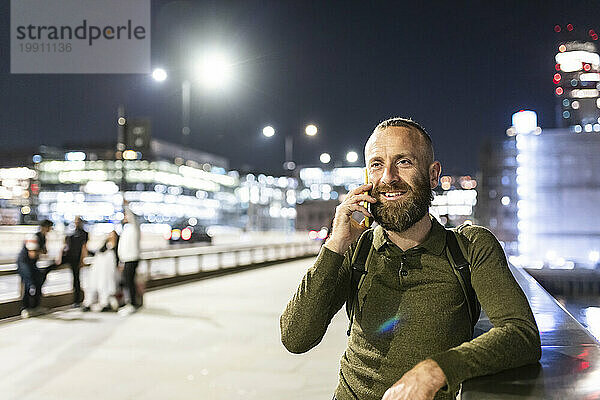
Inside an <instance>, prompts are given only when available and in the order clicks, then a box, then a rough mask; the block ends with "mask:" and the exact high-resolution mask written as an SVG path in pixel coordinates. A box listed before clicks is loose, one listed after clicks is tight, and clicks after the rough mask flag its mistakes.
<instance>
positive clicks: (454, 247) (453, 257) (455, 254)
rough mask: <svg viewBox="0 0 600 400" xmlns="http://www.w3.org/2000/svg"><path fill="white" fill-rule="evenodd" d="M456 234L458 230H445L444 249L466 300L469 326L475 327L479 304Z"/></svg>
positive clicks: (479, 309)
mask: <svg viewBox="0 0 600 400" xmlns="http://www.w3.org/2000/svg"><path fill="white" fill-rule="evenodd" d="M457 235H458V232H453V231H451V230H446V249H447V252H448V256H449V257H448V259H449V260H450V264H451V265H452V269H453V270H454V273H455V274H456V277H457V278H458V282H459V283H460V286H461V288H462V290H463V294H464V296H465V299H466V301H467V307H468V309H469V317H470V320H471V326H472V327H475V324H477V321H478V320H479V314H480V313H481V305H480V304H479V300H477V294H476V293H475V290H474V289H473V286H472V285H471V265H470V264H469V262H468V261H467V260H466V259H465V256H464V254H463V252H462V250H461V248H460V245H459V243H458V239H457V237H456V236H457Z"/></svg>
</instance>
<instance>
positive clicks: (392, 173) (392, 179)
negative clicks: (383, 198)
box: [381, 165, 400, 185]
mask: <svg viewBox="0 0 600 400" xmlns="http://www.w3.org/2000/svg"><path fill="white" fill-rule="evenodd" d="M399 180H400V176H398V170H397V169H396V168H395V167H394V166H393V165H392V166H390V167H386V168H385V169H384V170H383V176H382V177H381V182H382V183H385V184H386V185H391V184H393V183H396V182H398V181H399Z"/></svg>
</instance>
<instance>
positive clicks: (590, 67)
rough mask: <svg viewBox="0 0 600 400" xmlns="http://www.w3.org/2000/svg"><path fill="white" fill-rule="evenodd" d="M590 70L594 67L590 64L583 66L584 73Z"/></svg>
mask: <svg viewBox="0 0 600 400" xmlns="http://www.w3.org/2000/svg"><path fill="white" fill-rule="evenodd" d="M590 69H592V66H591V65H590V64H583V70H584V71H589V70H590Z"/></svg>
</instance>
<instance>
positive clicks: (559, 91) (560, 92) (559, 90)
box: [555, 86, 563, 96]
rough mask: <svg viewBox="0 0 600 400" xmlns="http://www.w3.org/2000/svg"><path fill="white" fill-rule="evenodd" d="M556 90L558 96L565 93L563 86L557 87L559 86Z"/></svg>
mask: <svg viewBox="0 0 600 400" xmlns="http://www.w3.org/2000/svg"><path fill="white" fill-rule="evenodd" d="M555 92H556V95H557V96H560V95H562V94H563V88H561V87H560V86H559V87H557V88H556V90H555Z"/></svg>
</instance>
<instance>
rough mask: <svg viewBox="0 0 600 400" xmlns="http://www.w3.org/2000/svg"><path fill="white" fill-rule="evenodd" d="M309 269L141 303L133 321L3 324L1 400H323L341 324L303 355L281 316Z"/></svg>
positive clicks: (74, 318) (341, 338)
mask: <svg viewBox="0 0 600 400" xmlns="http://www.w3.org/2000/svg"><path fill="white" fill-rule="evenodd" d="M312 262H313V259H305V260H300V261H294V262H288V263H283V264H279V265H276V266H271V267H267V268H263V269H259V270H254V271H248V272H242V273H239V274H234V275H229V276H225V277H220V278H214V279H209V280H204V281H200V282H195V283H190V284H186V285H181V286H176V287H171V288H167V289H161V290H157V291H154V292H149V293H146V296H145V298H144V301H145V307H144V308H143V309H142V310H141V311H139V312H138V313H136V314H133V315H129V316H120V315H117V314H112V313H82V312H80V311H78V310H67V311H60V312H56V313H53V314H50V315H47V316H44V317H39V318H33V319H28V320H21V321H16V322H9V323H4V324H0V360H2V362H0V398H1V399H3V400H5V399H6V400H13V399H14V400H17V399H18V400H70V399H73V400H75V399H76V400H81V399H83V400H96V399H102V400H109V399H110V400H115V399H127V400H129V399H136V400H137V399H144V400H153V399H157V400H158V399H160V400H168V399H173V400H175V399H177V400H182V399H194V400H197V399H201V400H220V399H227V400H232V399H260V400H275V399H277V400H283V399H285V400H294V399H298V400H299V399H302V400H305V399H311V400H312V399H326V400H329V399H330V398H331V395H332V393H333V390H334V389H335V386H336V384H337V374H338V367H339V359H340V356H341V354H342V353H343V351H344V348H345V344H346V334H345V329H346V316H345V314H344V313H343V312H340V313H338V314H337V316H336V317H335V318H334V320H333V322H332V325H331V326H330V327H329V331H328V332H327V334H326V335H325V338H324V339H323V342H322V343H321V344H320V345H319V346H317V348H315V349H313V350H311V351H310V352H309V353H306V354H303V355H293V354H290V353H288V352H287V351H286V350H285V349H284V348H283V346H282V345H281V343H280V340H279V315H280V313H281V311H282V310H283V308H284V307H285V304H286V303H287V301H288V299H289V298H290V297H291V295H292V293H293V292H294V291H295V289H296V287H297V285H298V283H299V282H300V279H301V277H302V275H303V274H304V271H305V270H306V268H307V267H308V266H309V265H310V264H311V263H312Z"/></svg>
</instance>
